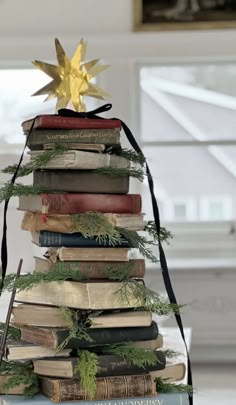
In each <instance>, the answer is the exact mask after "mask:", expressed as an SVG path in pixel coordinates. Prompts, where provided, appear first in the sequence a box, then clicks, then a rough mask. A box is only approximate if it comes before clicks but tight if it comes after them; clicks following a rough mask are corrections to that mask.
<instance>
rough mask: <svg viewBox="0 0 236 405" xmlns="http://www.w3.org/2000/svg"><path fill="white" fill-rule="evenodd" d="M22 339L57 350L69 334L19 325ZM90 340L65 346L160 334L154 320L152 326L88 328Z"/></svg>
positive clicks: (139, 339)
mask: <svg viewBox="0 0 236 405" xmlns="http://www.w3.org/2000/svg"><path fill="white" fill-rule="evenodd" d="M19 328H20V331H21V340H23V341H25V342H28V343H34V344H36V345H40V346H41V345H42V346H45V347H49V348H50V349H54V350H56V349H57V348H58V347H59V346H60V345H61V344H62V342H64V341H65V339H67V338H68V336H69V331H68V329H61V328H41V327H40V328H39V327H34V326H25V325H20V326H19ZM87 333H88V336H89V337H90V340H88V339H85V338H72V339H70V340H69V341H68V342H67V344H66V346H65V348H71V349H78V348H82V347H93V346H104V345H106V344H112V343H123V342H137V341H143V340H154V339H156V338H157V336H158V326H157V324H156V322H154V321H152V323H151V325H150V326H144V327H143V326H141V327H132V328H130V327H127V328H98V329H96V328H91V329H90V328H88V329H87Z"/></svg>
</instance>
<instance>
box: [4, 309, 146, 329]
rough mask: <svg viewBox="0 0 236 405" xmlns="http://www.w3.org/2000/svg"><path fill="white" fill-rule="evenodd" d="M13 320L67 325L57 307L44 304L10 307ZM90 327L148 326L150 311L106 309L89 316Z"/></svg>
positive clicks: (16, 321)
mask: <svg viewBox="0 0 236 405" xmlns="http://www.w3.org/2000/svg"><path fill="white" fill-rule="evenodd" d="M12 315H13V322H14V323H15V324H17V325H31V326H43V327H44V326H46V327H47V326H49V327H58V328H63V327H65V328H66V327H69V326H70V323H69V321H68V319H66V318H65V316H63V313H62V310H61V309H60V308H58V307H51V306H46V305H31V304H19V305H14V306H13V308H12ZM89 320H90V322H91V326H90V328H96V329H97V328H116V327H117V325H119V327H120V328H125V327H135V326H150V325H151V323H152V313H151V312H149V311H137V310H135V311H123V310H122V311H118V310H116V311H113V312H111V311H106V312H103V313H102V314H100V315H98V316H93V313H91V315H90V316H89Z"/></svg>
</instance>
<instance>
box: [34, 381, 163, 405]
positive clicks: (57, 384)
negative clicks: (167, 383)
mask: <svg viewBox="0 0 236 405" xmlns="http://www.w3.org/2000/svg"><path fill="white" fill-rule="evenodd" d="M41 381H42V392H43V394H44V395H46V396H47V397H48V398H49V399H50V400H51V401H53V402H63V401H81V400H88V399H90V396H89V394H88V393H87V392H86V390H84V389H83V388H82V387H81V384H80V382H79V380H76V379H71V380H68V379H59V378H46V377H42V378H41ZM155 394H156V384H155V382H154V380H153V379H152V377H151V376H150V375H148V374H139V375H123V376H111V377H98V378H97V379H96V392H95V398H94V399H96V400H102V399H109V400H110V399H111V398H128V397H133V396H134V395H135V396H140V397H143V396H149V395H155Z"/></svg>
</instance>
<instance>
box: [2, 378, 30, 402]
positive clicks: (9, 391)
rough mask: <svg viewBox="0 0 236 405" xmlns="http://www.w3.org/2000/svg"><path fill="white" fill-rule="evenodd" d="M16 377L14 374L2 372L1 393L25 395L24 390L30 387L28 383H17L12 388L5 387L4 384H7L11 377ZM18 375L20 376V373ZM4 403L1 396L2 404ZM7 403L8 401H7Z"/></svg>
mask: <svg viewBox="0 0 236 405" xmlns="http://www.w3.org/2000/svg"><path fill="white" fill-rule="evenodd" d="M12 377H14V374H0V395H2V394H3V395H4V394H7V395H23V394H24V390H25V389H26V388H27V387H28V385H27V384H20V385H16V386H14V387H12V388H9V389H7V390H6V389H5V388H4V384H6V383H7V382H8V380H9V379H10V378H12ZM16 377H18V378H19V375H17V376H16ZM1 403H2V404H3V405H4V402H1V398H0V404H1ZM6 404H7V403H6Z"/></svg>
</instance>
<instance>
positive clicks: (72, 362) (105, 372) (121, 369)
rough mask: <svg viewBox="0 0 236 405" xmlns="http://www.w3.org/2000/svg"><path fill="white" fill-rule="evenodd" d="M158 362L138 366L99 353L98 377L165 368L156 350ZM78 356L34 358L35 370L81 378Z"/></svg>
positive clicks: (113, 356)
mask: <svg viewBox="0 0 236 405" xmlns="http://www.w3.org/2000/svg"><path fill="white" fill-rule="evenodd" d="M155 356H156V363H155V364H153V365H145V366H141V367H139V366H137V365H132V364H130V363H129V362H127V361H126V360H125V359H124V358H123V357H121V356H118V355H115V354H99V355H98V372H97V374H96V376H97V377H107V376H115V375H132V374H143V373H148V372H149V371H154V372H155V371H156V370H163V369H164V368H165V364H166V359H165V355H164V353H163V352H162V351H160V350H158V351H156V352H155ZM78 364H79V359H78V357H70V358H68V359H63V358H61V359H60V358H56V359H42V360H34V361H33V365H34V372H35V373H36V374H40V375H44V376H48V377H59V378H79V377H80V374H79V369H78Z"/></svg>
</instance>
